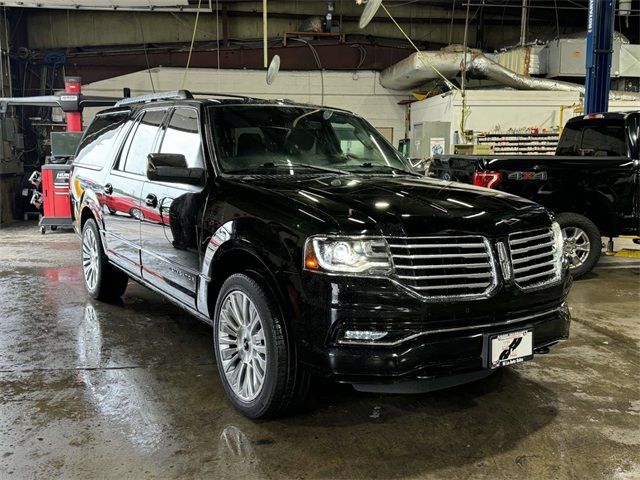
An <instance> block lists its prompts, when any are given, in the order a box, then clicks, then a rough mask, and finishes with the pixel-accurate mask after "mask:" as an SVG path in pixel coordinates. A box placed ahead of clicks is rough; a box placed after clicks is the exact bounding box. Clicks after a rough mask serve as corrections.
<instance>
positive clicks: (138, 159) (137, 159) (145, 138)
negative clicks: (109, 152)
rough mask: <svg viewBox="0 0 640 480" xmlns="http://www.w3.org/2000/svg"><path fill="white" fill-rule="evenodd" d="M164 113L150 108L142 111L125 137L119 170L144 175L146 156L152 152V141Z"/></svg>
mask: <svg viewBox="0 0 640 480" xmlns="http://www.w3.org/2000/svg"><path fill="white" fill-rule="evenodd" d="M164 114H165V112H164V111H163V110H151V111H149V112H145V113H144V115H143V116H142V118H141V119H140V120H139V121H138V123H137V125H136V126H134V128H133V130H132V131H131V132H130V133H129V138H127V142H126V143H125V146H124V148H123V150H122V154H121V156H120V167H119V168H120V170H124V171H125V172H129V173H136V174H138V175H146V173H147V156H148V155H149V154H150V153H151V152H152V149H153V143H154V141H155V138H156V135H157V133H158V129H159V128H160V124H161V123H162V119H163V118H164Z"/></svg>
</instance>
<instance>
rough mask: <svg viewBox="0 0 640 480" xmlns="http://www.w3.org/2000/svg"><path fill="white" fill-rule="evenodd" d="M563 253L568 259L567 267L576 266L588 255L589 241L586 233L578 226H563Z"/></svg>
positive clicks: (589, 249)
mask: <svg viewBox="0 0 640 480" xmlns="http://www.w3.org/2000/svg"><path fill="white" fill-rule="evenodd" d="M562 236H563V237H564V255H565V257H566V258H567V259H568V260H569V268H578V267H579V266H581V265H582V264H583V263H584V262H585V261H586V260H587V257H588V256H589V252H590V251H591V242H590V241H589V237H588V236H587V233H586V232H585V231H584V230H582V229H581V228H579V227H564V228H563V229H562Z"/></svg>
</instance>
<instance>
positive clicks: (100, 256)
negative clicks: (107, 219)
mask: <svg viewBox="0 0 640 480" xmlns="http://www.w3.org/2000/svg"><path fill="white" fill-rule="evenodd" d="M82 273H83V279H84V286H85V288H86V289H87V292H88V293H89V295H90V296H91V297H92V298H95V299H96V300H105V301H108V300H115V299H117V298H119V297H121V296H122V294H123V293H124V291H125V290H126V289H127V284H128V282H129V277H128V276H127V275H126V274H124V273H123V272H121V271H120V270H117V269H116V268H115V267H114V266H113V265H111V264H109V261H108V260H107V256H106V255H105V253H104V249H103V248H102V241H101V239H100V233H99V232H98V226H97V224H96V222H95V220H93V219H92V218H90V219H88V220H87V221H86V223H85V224H84V227H83V228H82Z"/></svg>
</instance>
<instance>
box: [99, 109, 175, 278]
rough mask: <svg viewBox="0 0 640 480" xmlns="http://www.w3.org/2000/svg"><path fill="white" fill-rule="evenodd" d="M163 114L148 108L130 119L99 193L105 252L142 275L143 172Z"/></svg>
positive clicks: (136, 273)
mask: <svg viewBox="0 0 640 480" xmlns="http://www.w3.org/2000/svg"><path fill="white" fill-rule="evenodd" d="M164 116H165V111H163V110H150V111H147V112H144V113H143V114H142V115H139V116H138V117H136V118H135V119H132V120H130V121H129V123H130V125H128V128H129V133H128V136H127V138H126V140H125V142H124V144H123V146H122V149H121V151H120V153H119V156H118V158H117V160H116V162H115V165H114V167H113V169H112V170H111V172H110V173H109V175H108V176H107V179H106V180H105V185H104V187H103V189H104V192H103V194H102V196H101V208H102V211H103V218H104V223H105V239H106V250H107V255H108V256H109V257H110V258H111V259H112V260H113V261H114V262H116V263H117V264H118V265H120V266H121V267H123V268H125V269H127V270H128V271H130V272H131V273H134V274H135V275H137V276H142V266H141V258H140V220H141V218H143V217H144V214H145V208H146V205H145V203H144V202H143V200H142V199H141V194H142V189H143V185H144V181H145V176H144V172H146V162H147V155H148V154H149V153H150V152H152V151H153V149H154V145H155V142H156V141H157V137H158V133H159V131H160V125H161V123H162V120H163V118H164Z"/></svg>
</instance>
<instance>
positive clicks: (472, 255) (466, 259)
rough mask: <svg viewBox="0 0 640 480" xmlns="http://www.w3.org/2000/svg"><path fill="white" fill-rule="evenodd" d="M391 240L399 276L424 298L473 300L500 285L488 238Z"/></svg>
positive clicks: (394, 261) (408, 238)
mask: <svg viewBox="0 0 640 480" xmlns="http://www.w3.org/2000/svg"><path fill="white" fill-rule="evenodd" d="M387 242H388V243H389V249H390V251H391V256H392V258H393V264H394V267H395V276H396V278H397V279H398V280H399V281H400V283H402V284H403V285H405V286H407V287H409V288H411V289H412V290H414V291H416V292H417V293H419V294H420V295H422V296H424V297H430V298H431V297H438V298H452V297H455V298H467V299H472V298H479V297H483V296H485V295H487V294H489V293H490V292H491V291H492V290H493V289H494V288H495V287H496V282H497V280H496V274H495V267H494V261H493V256H492V253H491V248H490V247H489V242H488V241H487V239H485V238H484V237H480V236H464V237H453V236H452V237H392V238H387Z"/></svg>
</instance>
